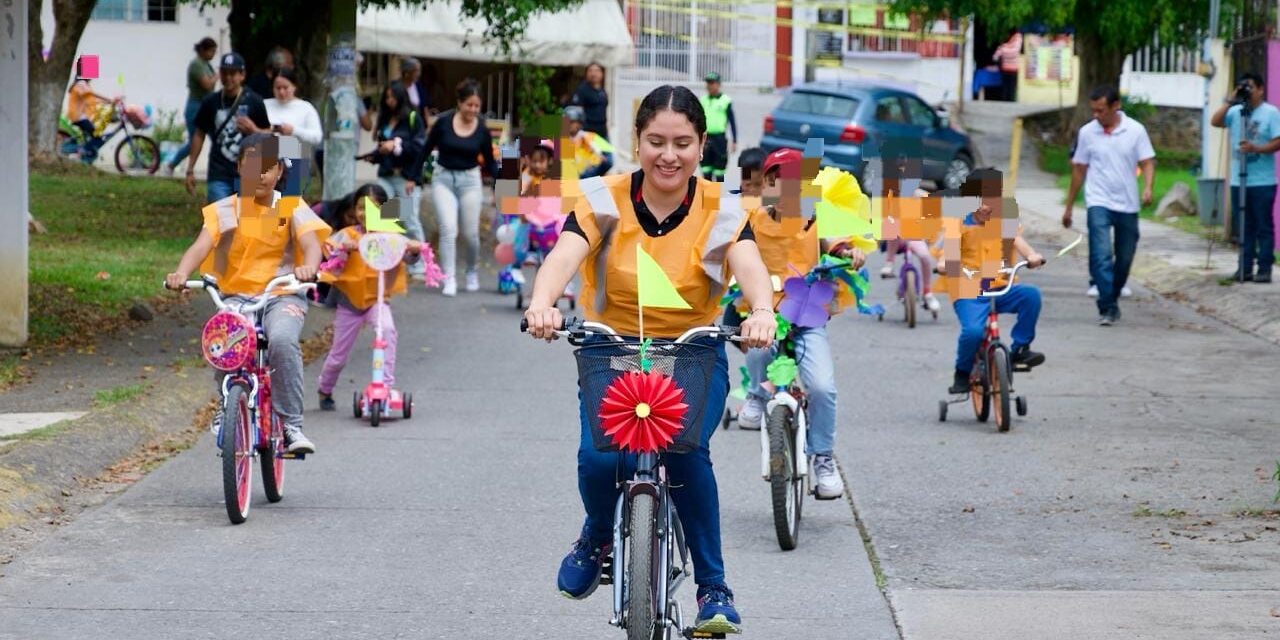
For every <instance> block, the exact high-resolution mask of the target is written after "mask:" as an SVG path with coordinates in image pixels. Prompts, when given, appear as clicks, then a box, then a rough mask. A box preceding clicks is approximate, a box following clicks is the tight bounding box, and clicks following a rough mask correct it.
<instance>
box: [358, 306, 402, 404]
mask: <svg viewBox="0 0 1280 640" xmlns="http://www.w3.org/2000/svg"><path fill="white" fill-rule="evenodd" d="M378 312H381V313H382V341H383V342H385V343H387V346H386V348H384V349H383V352H382V376H383V378H384V379H385V380H386V382H387V386H389V387H390V386H395V384H396V337H397V334H396V321H395V320H394V319H393V318H392V317H391V305H388V304H387V303H385V302H384V303H382V304H380V305H378V304H375V305H373V307H372V308H371V309H370V310H369V311H368V312H367V313H366V314H365V318H366V321H367V322H369V323H370V324H373V323H374V322H377V321H378V318H377V316H375V315H373V314H374V313H378Z"/></svg>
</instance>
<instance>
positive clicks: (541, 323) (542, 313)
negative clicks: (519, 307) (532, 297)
mask: <svg viewBox="0 0 1280 640" xmlns="http://www.w3.org/2000/svg"><path fill="white" fill-rule="evenodd" d="M524 319H525V321H526V322H528V323H529V328H528V333H529V335H531V336H533V337H534V338H537V339H539V340H546V341H547V342H551V341H552V340H555V339H556V331H557V330H558V329H559V328H560V327H562V326H563V325H564V316H562V315H560V310H559V309H557V308H556V307H554V306H550V305H545V304H544V305H538V304H530V305H529V308H528V309H527V310H525V312H524Z"/></svg>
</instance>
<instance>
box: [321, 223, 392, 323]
mask: <svg viewBox="0 0 1280 640" xmlns="http://www.w3.org/2000/svg"><path fill="white" fill-rule="evenodd" d="M344 235H345V236H346V237H348V238H351V239H352V240H354V241H356V242H357V243H359V242H360V238H361V237H362V236H364V233H362V232H359V231H357V230H356V228H355V227H347V228H345V229H343V230H341V231H339V232H338V233H336V234H334V239H335V240H337V239H339V237H340V236H344ZM334 276H335V277H334V280H333V286H335V287H337V288H338V291H341V292H342V295H344V296H346V297H347V302H350V303H351V306H353V307H355V308H357V309H360V310H362V311H363V310H365V309H368V308H370V307H372V306H373V305H374V304H376V303H377V302H378V272H377V271H375V270H374V269H371V268H370V267H369V265H368V263H366V262H365V261H364V258H363V257H361V255H360V252H359V251H350V252H348V253H347V264H346V265H345V266H344V267H342V271H341V272H340V273H337V274H334ZM385 278H386V280H385V281H384V282H385V284H384V285H383V286H384V287H385V290H384V291H383V298H384V299H390V298H391V297H392V296H397V295H400V294H402V293H404V292H405V290H407V289H408V278H407V276H406V275H405V270H404V264H403V263H401V264H398V265H396V266H395V268H394V269H392V270H390V271H387V272H386V275H385Z"/></svg>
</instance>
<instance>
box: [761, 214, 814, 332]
mask: <svg viewBox="0 0 1280 640" xmlns="http://www.w3.org/2000/svg"><path fill="white" fill-rule="evenodd" d="M808 222H809V221H808V220H805V219H804V218H800V217H794V216H792V217H785V218H782V219H780V220H774V219H773V217H771V216H770V215H769V210H768V209H766V208H764V207H761V208H758V209H755V210H753V211H752V212H751V231H752V232H753V233H754V234H755V236H756V245H758V246H759V247H760V257H761V258H763V259H764V266H765V267H766V268H768V269H769V276H770V277H771V278H772V279H773V280H774V282H775V283H778V284H779V286H775V287H774V290H775V291H774V294H773V305H774V307H775V308H776V307H777V306H778V303H779V302H782V291H780V290H779V289H781V286H780V283H783V282H786V281H787V279H788V278H793V277H796V276H804V275H805V274H807V273H809V270H810V269H812V268H814V267H815V266H817V265H818V261H819V259H820V258H821V255H820V253H821V251H820V248H819V242H818V225H817V223H816V222H815V223H814V224H811V225H808V227H809V228H808V229H806V228H805V225H806V224H807V223H808Z"/></svg>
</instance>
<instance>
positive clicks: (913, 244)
mask: <svg viewBox="0 0 1280 640" xmlns="http://www.w3.org/2000/svg"><path fill="white" fill-rule="evenodd" d="M907 250H908V251H910V252H911V253H914V254H916V257H918V258H920V286H921V287H923V288H924V292H925V293H929V292H930V291H932V289H931V288H930V286H929V285H930V283H931V282H932V281H933V256H931V255H929V245H928V244H927V243H925V241H924V240H912V241H910V242H908V243H907Z"/></svg>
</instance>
